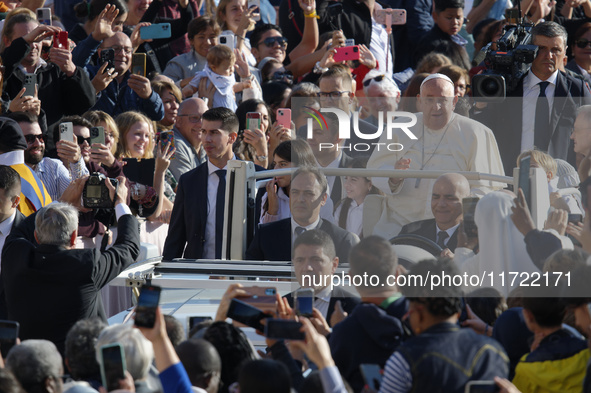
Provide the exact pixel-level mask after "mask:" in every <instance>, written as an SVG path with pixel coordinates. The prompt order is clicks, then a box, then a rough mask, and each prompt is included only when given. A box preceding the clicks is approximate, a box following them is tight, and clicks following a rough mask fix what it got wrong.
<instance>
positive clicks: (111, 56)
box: [100, 49, 115, 72]
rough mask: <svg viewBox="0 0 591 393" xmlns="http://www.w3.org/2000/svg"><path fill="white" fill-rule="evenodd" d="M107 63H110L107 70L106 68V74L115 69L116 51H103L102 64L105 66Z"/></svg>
mask: <svg viewBox="0 0 591 393" xmlns="http://www.w3.org/2000/svg"><path fill="white" fill-rule="evenodd" d="M105 62H107V63H109V65H108V66H107V68H105V72H107V70H108V69H109V68H115V50H114V49H103V50H102V51H101V58H100V64H101V65H103V64H104V63H105Z"/></svg>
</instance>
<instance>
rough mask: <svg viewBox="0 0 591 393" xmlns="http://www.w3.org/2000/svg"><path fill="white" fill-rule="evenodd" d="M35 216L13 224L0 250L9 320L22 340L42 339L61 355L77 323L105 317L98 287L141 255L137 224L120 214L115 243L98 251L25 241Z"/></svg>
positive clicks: (102, 285)
mask: <svg viewBox="0 0 591 393" xmlns="http://www.w3.org/2000/svg"><path fill="white" fill-rule="evenodd" d="M35 217H36V214H32V215H30V216H29V217H27V218H26V219H25V220H24V221H23V222H22V223H21V224H20V225H19V226H18V227H15V228H13V230H12V232H11V233H10V235H9V236H8V238H7V239H6V244H5V245H4V249H3V250H2V281H3V283H4V288H5V293H6V304H7V306H8V319H10V320H13V321H17V322H19V323H20V334H19V337H20V338H21V340H27V339H32V338H36V339H46V340H49V341H52V342H53V343H54V344H55V345H56V346H57V348H58V349H59V350H60V352H62V353H63V350H64V342H65V339H66V334H67V333H68V330H69V329H70V328H71V327H72V326H73V325H74V324H75V323H76V322H77V321H79V320H80V319H86V318H92V317H99V318H102V319H103V320H105V321H106V315H105V313H104V309H103V305H102V301H101V296H100V289H101V288H103V287H104V286H105V285H107V284H108V283H109V281H111V280H112V279H114V278H115V277H117V275H119V273H120V272H121V271H123V270H124V269H126V268H127V267H128V266H129V265H131V264H132V263H133V262H135V260H136V258H137V257H138V256H139V252H140V239H139V224H138V221H137V220H136V218H135V217H133V216H132V215H130V214H127V215H124V216H122V217H121V218H120V219H119V222H118V234H117V239H116V240H115V243H114V245H113V247H111V248H109V249H108V250H107V251H105V252H103V253H101V252H100V251H99V250H98V249H96V248H93V249H73V250H70V249H65V248H63V247H60V246H54V245H48V244H41V245H39V246H37V245H36V244H34V243H33V242H31V240H29V239H31V238H32V235H33V230H34V227H35V225H34V222H35ZM16 262H18V263H16Z"/></svg>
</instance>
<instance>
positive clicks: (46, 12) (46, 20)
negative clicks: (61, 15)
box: [36, 8, 51, 26]
mask: <svg viewBox="0 0 591 393" xmlns="http://www.w3.org/2000/svg"><path fill="white" fill-rule="evenodd" d="M36 13H37V20H38V21H39V23H40V24H42V25H47V26H51V8H37V10H36Z"/></svg>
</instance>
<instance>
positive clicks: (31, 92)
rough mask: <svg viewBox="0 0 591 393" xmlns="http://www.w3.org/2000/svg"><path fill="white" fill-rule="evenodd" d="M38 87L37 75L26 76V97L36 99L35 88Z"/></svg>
mask: <svg viewBox="0 0 591 393" xmlns="http://www.w3.org/2000/svg"><path fill="white" fill-rule="evenodd" d="M36 86H37V75H36V74H29V73H26V74H25V80H24V82H23V87H24V88H25V89H26V90H25V94H24V95H26V96H30V97H35V87H36Z"/></svg>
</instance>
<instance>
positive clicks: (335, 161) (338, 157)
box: [316, 151, 343, 168]
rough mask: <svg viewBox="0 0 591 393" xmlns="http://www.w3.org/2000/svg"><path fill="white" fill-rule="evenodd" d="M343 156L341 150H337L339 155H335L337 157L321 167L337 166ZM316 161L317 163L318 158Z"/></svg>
mask: <svg viewBox="0 0 591 393" xmlns="http://www.w3.org/2000/svg"><path fill="white" fill-rule="evenodd" d="M342 157H343V152H342V151H341V152H339V155H338V156H337V158H336V159H335V160H334V161H333V162H331V163H330V164H328V165H327V166H325V167H323V168H338V167H339V164H340V163H341V158H342ZM316 162H317V163H318V160H316ZM318 166H322V165H320V163H318Z"/></svg>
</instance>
